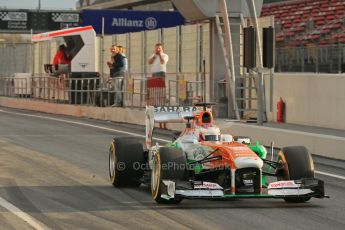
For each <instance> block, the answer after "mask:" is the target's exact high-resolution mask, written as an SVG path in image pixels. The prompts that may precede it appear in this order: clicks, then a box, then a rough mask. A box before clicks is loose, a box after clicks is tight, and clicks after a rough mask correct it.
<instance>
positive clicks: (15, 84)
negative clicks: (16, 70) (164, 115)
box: [0, 75, 204, 107]
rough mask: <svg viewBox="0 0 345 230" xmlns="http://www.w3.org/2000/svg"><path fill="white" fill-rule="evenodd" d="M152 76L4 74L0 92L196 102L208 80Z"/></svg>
mask: <svg viewBox="0 0 345 230" xmlns="http://www.w3.org/2000/svg"><path fill="white" fill-rule="evenodd" d="M149 80H150V78H149V79H146V78H138V77H133V76H130V75H128V76H126V77H117V78H110V79H109V80H108V81H106V82H104V83H103V84H101V81H100V78H99V77H97V78H69V77H68V76H67V75H62V76H60V77H52V76H44V77H41V76H34V77H31V76H28V77H18V76H15V77H1V78H0V96H5V97H16V98H25V99H29V100H41V101H46V102H51V103H61V104H77V105H88V106H98V107H108V106H125V107H144V106H145V105H181V104H184V105H192V104H193V103H195V102H199V101H201V100H202V97H203V95H204V92H203V89H204V84H203V82H200V81H186V80H178V81H177V80H167V79H164V78H163V79H161V80H162V81H163V85H162V84H161V85H157V84H156V85H155V84H153V85H152V84H151V85H149V84H148V83H147V82H148V81H149ZM151 91H155V93H154V94H150V92H151Z"/></svg>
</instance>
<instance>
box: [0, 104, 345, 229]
mask: <svg viewBox="0 0 345 230" xmlns="http://www.w3.org/2000/svg"><path fill="white" fill-rule="evenodd" d="M1 110H2V111H1ZM4 111H5V112H6V111H7V112H11V113H4ZM13 112H15V113H17V114H13ZM22 113H25V114H32V115H38V116H44V117H51V118H58V119H65V120H68V121H77V122H83V123H88V124H92V125H95V126H101V127H107V128H110V129H118V130H123V131H127V132H133V133H138V134H140V135H144V128H143V127H142V126H135V125H127V124H115V123H110V122H105V121H96V120H90V119H77V118H73V117H66V116H56V115H48V114H40V113H35V112H28V111H20V110H10V109H6V108H2V107H1V108H0V197H2V198H3V199H6V200H7V201H8V202H10V203H11V204H13V205H14V206H16V207H18V208H19V209H21V210H22V211H23V212H25V213H27V214H29V215H30V216H32V217H33V218H35V219H36V220H37V221H39V222H41V223H43V224H44V225H45V226H48V227H49V228H52V229H142V228H146V229H162V228H166V229H343V228H344V226H345V218H344V213H345V198H344V194H345V181H344V180H342V179H337V178H333V177H329V176H323V175H317V177H318V178H320V179H322V180H324V181H325V187H326V193H327V194H328V195H330V196H331V199H312V200H311V201H309V202H308V203H304V204H287V203H285V202H284V201H283V200H278V199H277V200H276V199H247V200H246V199H242V200H233V201H210V200H184V201H183V202H182V203H181V204H179V205H172V206H168V205H157V204H156V203H155V202H154V201H153V200H152V199H151V196H150V193H149V191H148V189H147V188H146V187H144V186H141V187H140V188H137V189H129V188H126V189H115V188H113V187H112V186H111V185H110V183H109V179H108V145H109V143H110V141H111V140H112V138H113V137H114V136H117V135H119V134H118V133H116V132H113V131H108V130H102V129H98V128H95V127H87V126H81V125H78V124H71V123H64V122H61V121H56V120H47V119H42V118H39V117H30V116H23V115H20V114H22ZM120 136H123V134H120ZM156 136H158V137H159V138H163V139H167V140H168V139H170V138H171V133H170V132H168V131H160V132H158V133H156ZM314 161H315V168H316V170H318V171H323V172H328V173H334V174H337V175H341V176H345V162H344V161H337V160H332V159H325V158H321V157H316V156H314ZM0 223H1V224H2V225H1V226H2V227H1V228H4V229H32V227H31V226H30V225H28V224H27V223H25V222H24V221H23V220H21V219H19V218H18V217H16V216H15V215H13V214H12V213H10V212H8V210H6V209H4V208H3V207H1V206H0Z"/></svg>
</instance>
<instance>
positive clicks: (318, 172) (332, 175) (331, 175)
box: [315, 170, 345, 180]
mask: <svg viewBox="0 0 345 230" xmlns="http://www.w3.org/2000/svg"><path fill="white" fill-rule="evenodd" d="M315 173H316V174H320V175H324V176H329V177H334V178H338V179H341V180H345V176H340V175H336V174H333V173H326V172H321V171H317V170H315Z"/></svg>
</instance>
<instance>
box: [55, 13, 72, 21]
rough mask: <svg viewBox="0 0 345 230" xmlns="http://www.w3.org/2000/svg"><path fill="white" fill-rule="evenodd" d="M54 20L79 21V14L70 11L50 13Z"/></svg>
mask: <svg viewBox="0 0 345 230" xmlns="http://www.w3.org/2000/svg"><path fill="white" fill-rule="evenodd" d="M51 18H52V20H53V21H54V22H79V14H70V13H52V17H51Z"/></svg>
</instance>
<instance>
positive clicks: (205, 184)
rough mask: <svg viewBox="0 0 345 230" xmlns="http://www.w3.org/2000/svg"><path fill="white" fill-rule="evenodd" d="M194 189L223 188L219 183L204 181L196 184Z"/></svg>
mask: <svg viewBox="0 0 345 230" xmlns="http://www.w3.org/2000/svg"><path fill="white" fill-rule="evenodd" d="M194 189H223V188H222V187H221V186H220V185H219V184H216V183H211V182H203V183H202V184H196V185H194Z"/></svg>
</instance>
